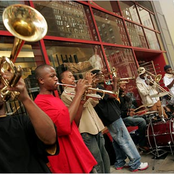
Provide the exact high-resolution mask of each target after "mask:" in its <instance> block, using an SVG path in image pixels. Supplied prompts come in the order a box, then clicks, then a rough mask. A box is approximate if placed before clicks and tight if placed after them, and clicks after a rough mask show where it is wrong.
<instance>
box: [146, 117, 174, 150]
mask: <svg viewBox="0 0 174 174" xmlns="http://www.w3.org/2000/svg"><path fill="white" fill-rule="evenodd" d="M173 122H174V119H170V120H166V122H163V121H160V122H158V123H151V124H149V125H148V128H147V139H148V142H149V145H150V146H151V147H156V146H162V147H164V146H165V147H166V146H169V144H172V145H173V144H174V125H173Z"/></svg>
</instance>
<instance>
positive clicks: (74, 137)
mask: <svg viewBox="0 0 174 174" xmlns="http://www.w3.org/2000/svg"><path fill="white" fill-rule="evenodd" d="M35 103H36V104H37V105H38V106H39V107H40V108H41V109H42V110H43V111H44V112H45V113H46V114H47V115H48V116H49V117H50V118H51V119H52V120H53V122H54V123H55V125H56V126H57V133H58V141H59V146H60V153H59V154H58V155H55V156H50V157H48V159H49V162H50V165H51V170H52V172H53V173H89V172H91V170H92V168H93V166H95V165H96V164H97V162H96V160H95V159H94V157H93V156H92V154H91V152H90V151H89V150H88V148H87V147H86V145H85V143H84V142H83V139H82V137H81V135H80V133H79V130H78V128H77V126H76V124H75V122H74V121H73V122H72V124H70V116H69V111H68V108H67V107H66V106H65V105H64V103H63V102H62V101H61V100H60V98H57V97H54V96H53V95H49V94H48V95H42V94H39V95H38V96H37V97H36V99H35Z"/></svg>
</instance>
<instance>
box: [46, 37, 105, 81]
mask: <svg viewBox="0 0 174 174" xmlns="http://www.w3.org/2000/svg"><path fill="white" fill-rule="evenodd" d="M45 46H46V50H47V53H48V56H49V59H50V64H52V66H53V67H55V69H56V70H57V73H58V75H60V73H61V72H63V71H64V70H66V69H69V70H70V71H72V72H73V74H74V75H75V78H76V79H79V78H83V76H84V74H85V73H86V72H87V71H89V70H92V69H100V70H103V69H105V68H106V65H105V61H104V59H103V54H102V51H101V48H100V46H97V45H88V44H80V43H68V42H56V41H48V40H47V41H45Z"/></svg>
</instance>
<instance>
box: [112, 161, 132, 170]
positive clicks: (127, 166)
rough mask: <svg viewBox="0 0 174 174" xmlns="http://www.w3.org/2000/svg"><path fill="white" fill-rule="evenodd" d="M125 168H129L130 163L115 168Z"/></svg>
mask: <svg viewBox="0 0 174 174" xmlns="http://www.w3.org/2000/svg"><path fill="white" fill-rule="evenodd" d="M123 168H129V165H128V163H126V164H125V165H124V166H122V167H116V168H115V169H116V170H121V169H123Z"/></svg>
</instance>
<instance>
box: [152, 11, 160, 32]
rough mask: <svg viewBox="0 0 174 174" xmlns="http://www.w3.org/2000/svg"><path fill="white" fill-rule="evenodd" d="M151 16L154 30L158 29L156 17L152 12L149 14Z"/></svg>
mask: <svg viewBox="0 0 174 174" xmlns="http://www.w3.org/2000/svg"><path fill="white" fill-rule="evenodd" d="M151 18H152V22H153V24H154V28H155V30H158V31H159V28H158V25H157V22H156V18H155V16H154V15H153V14H151Z"/></svg>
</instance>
